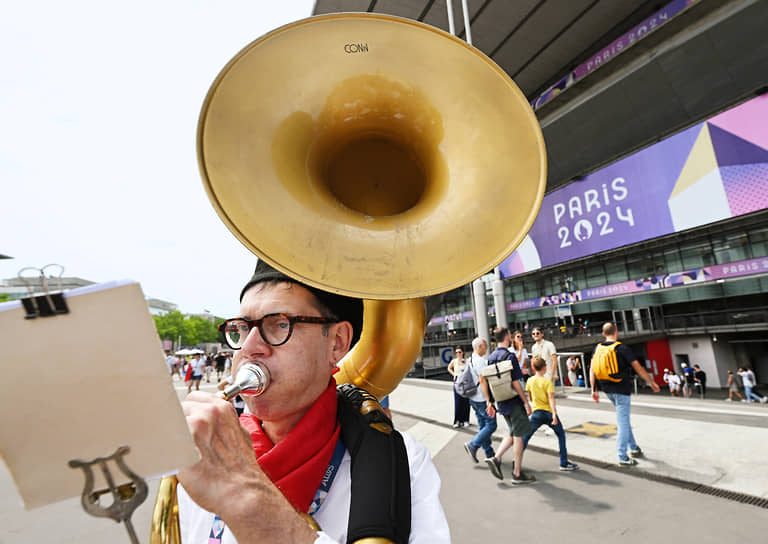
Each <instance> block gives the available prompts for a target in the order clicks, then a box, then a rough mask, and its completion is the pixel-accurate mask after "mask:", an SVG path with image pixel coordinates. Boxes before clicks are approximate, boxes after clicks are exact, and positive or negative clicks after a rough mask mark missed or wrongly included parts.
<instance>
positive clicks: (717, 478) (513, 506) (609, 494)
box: [0, 379, 768, 544]
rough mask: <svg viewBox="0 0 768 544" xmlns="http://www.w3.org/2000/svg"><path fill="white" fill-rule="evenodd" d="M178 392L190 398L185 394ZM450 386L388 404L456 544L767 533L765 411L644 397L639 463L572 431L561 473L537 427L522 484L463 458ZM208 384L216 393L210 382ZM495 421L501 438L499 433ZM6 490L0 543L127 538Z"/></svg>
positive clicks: (74, 511)
mask: <svg viewBox="0 0 768 544" xmlns="http://www.w3.org/2000/svg"><path fill="white" fill-rule="evenodd" d="M174 386H175V387H176V390H177V392H178V394H179V398H183V397H184V396H185V395H186V387H184V386H183V385H182V384H181V383H180V382H174ZM450 387H451V384H450V383H448V382H439V381H427V380H419V379H406V380H404V381H403V383H402V384H401V385H400V386H399V387H398V389H397V390H396V391H395V392H394V393H393V394H392V396H391V400H392V410H393V413H394V419H395V423H396V425H397V426H398V427H399V428H400V429H403V430H407V431H408V432H410V433H411V434H412V435H414V436H415V437H416V438H418V439H419V440H421V441H422V442H424V443H425V444H426V445H427V447H428V448H429V449H430V451H431V453H432V457H433V460H434V462H435V464H436V466H437V469H438V471H439V472H440V475H441V478H442V482H443V486H442V492H441V499H442V503H443V507H444V508H445V511H446V514H447V517H448V521H449V524H450V527H451V534H452V538H453V542H456V543H474V542H478V543H482V542H504V541H514V540H517V539H523V540H527V541H533V542H540V541H548V540H554V541H558V540H564V541H565V540H567V542H569V544H571V543H581V542H583V543H590V544H592V543H594V542H597V541H600V540H601V539H605V541H620V542H626V543H635V542H636V543H643V544H645V543H647V542H649V541H651V540H654V539H655V540H658V541H660V542H675V543H685V542H697V543H701V542H725V541H735V540H744V541H747V540H748V541H750V542H756V541H759V534H760V530H762V529H760V528H765V527H768V508H766V506H767V505H768V471H766V470H765V466H766V464H765V457H764V455H765V444H768V405H746V404H740V403H734V404H731V403H726V402H723V401H722V400H694V399H682V398H670V397H668V396H666V397H665V396H664V394H663V393H661V394H658V395H649V394H641V395H639V396H636V397H634V398H633V406H632V408H633V415H632V420H633V427H634V431H635V436H636V437H637V440H638V443H639V444H640V445H641V446H642V448H643V450H644V452H645V457H644V458H643V459H640V461H639V465H638V466H637V467H633V468H629V469H619V468H617V467H616V466H615V455H616V453H615V437H614V436H612V435H608V436H605V437H597V436H591V435H589V434H584V433H576V432H568V433H567V439H568V451H569V455H570V456H571V457H572V460H575V461H576V462H577V463H579V464H580V466H581V469H580V470H578V471H575V472H570V473H569V472H560V471H559V470H558V460H557V456H556V450H557V441H556V438H555V437H554V436H548V435H546V434H545V433H544V432H542V431H539V432H538V433H537V434H536V436H534V437H533V438H532V439H531V444H530V448H529V450H528V451H526V453H525V457H524V461H523V464H524V467H525V468H526V469H527V470H530V471H531V472H532V473H533V474H535V476H536V478H537V481H536V483H534V484H533V485H530V486H525V487H514V486H512V485H511V484H509V483H508V482H506V481H500V480H497V479H495V478H493V477H492V476H491V475H490V474H489V472H488V470H487V469H486V467H485V465H484V464H483V463H480V464H477V465H475V464H474V463H472V462H471V461H470V459H469V457H468V456H467V454H466V453H465V452H464V449H463V446H462V445H463V443H464V442H466V441H467V440H469V439H470V438H471V436H472V434H473V433H474V432H475V431H476V426H474V425H473V426H471V427H469V428H465V429H453V428H452V427H451V425H450V423H451V422H452V418H453V405H452V403H453V399H452V394H451V390H450ZM201 389H203V390H208V391H213V390H214V389H215V387H214V384H206V383H205V382H203V384H202V387H201ZM558 396H559V398H558V406H559V412H560V416H561V418H562V421H563V424H564V426H565V428H566V429H572V428H575V427H576V428H578V427H582V428H583V427H584V424H585V423H589V424H591V425H594V427H589V425H588V426H587V427H588V429H590V430H592V429H598V430H599V429H607V430H608V431H610V425H612V424H615V414H614V412H613V409H612V407H611V406H610V404H609V403H608V401H607V400H605V399H601V402H600V403H599V404H595V403H594V402H592V401H591V399H590V398H589V395H587V394H585V393H584V391H582V390H567V391H566V392H565V394H564V395H563V394H561V393H559V395H558ZM472 417H473V418H474V416H472ZM472 421H473V423H474V419H473V420H472ZM499 423H500V425H499V431H497V435H496V436H495V439H497V440H498V439H499V438H500V436H501V434H500V430H501V429H502V428H503V423H502V422H501V419H499ZM593 434H596V433H593ZM510 460H511V452H509V453H508V454H507V456H506V457H505V459H504V463H503V467H502V468H503V470H504V473H505V475H507V474H509V473H510V472H511V464H510ZM0 488H1V489H2V492H1V493H0V544H11V543H17V542H19V543H25V544H28V543H51V544H63V543H81V544H101V543H106V542H109V543H112V542H118V543H119V542H128V537H127V534H126V532H125V529H124V528H123V527H122V526H120V525H118V524H116V523H114V522H112V521H110V520H106V519H97V518H91V517H90V516H88V515H87V514H85V512H84V511H83V510H82V508H81V506H80V501H79V499H70V500H67V501H63V502H60V503H57V504H53V505H50V506H47V507H44V508H40V509H37V510H33V511H31V512H25V511H24V510H23V509H22V507H21V501H20V499H19V497H18V494H17V493H16V491H15V489H14V488H13V484H12V481H11V479H10V476H9V475H8V473H7V472H6V471H5V470H2V471H0ZM156 488H157V482H152V483H151V485H150V499H148V500H147V501H146V502H145V503H144V504H143V505H142V506H141V507H140V508H139V509H138V510H137V512H136V513H135V514H134V518H133V519H134V525H135V527H136V530H137V533H138V534H139V537H140V539H141V541H142V542H148V540H149V539H148V536H147V535H148V527H149V518H150V510H151V506H152V503H153V501H154V494H155V492H156ZM711 493H714V494H711ZM729 497H730V498H729ZM740 501H752V503H753V504H750V503H749V502H740ZM756 531H757V532H756ZM608 539H610V540H608ZM756 539H757V540H756Z"/></svg>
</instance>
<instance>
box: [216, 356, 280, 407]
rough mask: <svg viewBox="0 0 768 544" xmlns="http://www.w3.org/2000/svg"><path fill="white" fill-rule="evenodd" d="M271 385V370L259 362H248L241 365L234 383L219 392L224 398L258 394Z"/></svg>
mask: <svg viewBox="0 0 768 544" xmlns="http://www.w3.org/2000/svg"><path fill="white" fill-rule="evenodd" d="M267 387H269V370H267V368H266V367H264V366H262V365H260V364H258V363H248V364H245V365H243V366H241V367H240V370H238V371H237V374H236V375H235V381H234V383H233V384H232V385H230V386H229V387H227V388H226V389H224V390H223V391H221V392H220V393H219V396H220V397H221V398H223V399H224V400H230V399H232V398H233V397H235V396H237V395H242V396H254V397H255V396H258V395H261V394H262V393H263V392H264V391H266V389H267Z"/></svg>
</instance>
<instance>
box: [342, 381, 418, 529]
mask: <svg viewBox="0 0 768 544" xmlns="http://www.w3.org/2000/svg"><path fill="white" fill-rule="evenodd" d="M336 391H337V394H338V400H339V411H338V417H339V423H340V424H341V437H342V440H344V445H345V446H346V447H347V450H349V454H350V456H351V458H352V467H351V478H352V498H351V500H350V507H349V524H348V527H347V542H348V543H353V542H356V541H357V540H360V539H362V538H386V539H389V540H391V541H392V542H395V543H396V544H407V542H408V537H409V536H410V534H411V476H410V471H409V468H408V453H407V451H406V449H405V443H404V442H403V437H402V435H401V434H400V433H398V432H397V431H396V430H394V428H393V426H392V422H391V421H390V420H389V418H387V416H386V414H384V410H383V409H382V408H381V405H380V404H379V402H378V400H376V397H374V396H373V395H371V394H370V393H368V392H367V391H365V390H363V389H360V388H359V387H355V386H354V385H352V384H343V385H340V386H338V387H337V388H336Z"/></svg>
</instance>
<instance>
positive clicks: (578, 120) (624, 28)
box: [313, 0, 768, 192]
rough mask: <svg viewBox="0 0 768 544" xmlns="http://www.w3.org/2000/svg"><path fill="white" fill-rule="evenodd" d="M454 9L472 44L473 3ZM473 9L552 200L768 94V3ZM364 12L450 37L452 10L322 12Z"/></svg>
mask: <svg viewBox="0 0 768 544" xmlns="http://www.w3.org/2000/svg"><path fill="white" fill-rule="evenodd" d="M449 2H450V3H451V4H452V6H453V13H454V17H453V20H454V26H455V33H456V35H457V36H460V37H462V38H466V33H465V31H464V23H463V17H462V0H452V1H451V0H449ZM466 3H467V8H468V13H469V20H470V25H469V30H470V34H471V37H472V43H473V45H474V46H475V47H477V48H479V49H480V50H481V51H483V52H484V53H485V54H486V55H488V56H489V57H490V58H492V59H493V60H494V61H495V62H496V63H497V64H498V65H499V66H501V67H502V68H503V69H504V70H505V71H506V72H507V73H508V74H509V75H510V76H511V77H512V79H514V80H515V82H516V83H517V84H518V86H519V87H520V88H521V89H522V91H523V92H524V93H525V95H526V96H527V97H528V99H529V100H530V101H531V103H532V104H534V106H535V109H536V114H537V116H538V118H539V122H540V123H541V126H542V130H543V132H544V138H545V141H546V145H547V153H548V160H549V177H548V182H547V192H549V191H552V190H553V189H555V188H557V187H559V186H561V185H564V184H566V183H569V182H570V181H572V180H574V179H576V180H578V179H580V178H581V177H583V176H585V175H587V174H589V173H591V172H593V171H595V170H597V169H599V168H601V167H603V166H605V165H607V164H610V163H612V162H615V161H616V160H618V159H619V158H622V157H624V156H626V155H629V154H631V153H633V152H635V151H638V150H639V149H642V148H644V147H646V146H648V145H651V144H653V143H655V142H657V141H659V140H661V139H663V138H665V137H667V136H669V135H671V134H674V133H676V132H679V131H680V130H682V129H684V128H686V127H689V126H691V125H693V124H695V123H697V122H700V121H702V120H703V119H705V118H707V117H709V116H711V115H713V114H715V113H718V112H720V111H722V110H724V109H726V108H728V107H731V106H733V105H735V104H738V103H740V102H743V101H745V100H747V99H749V98H752V97H753V96H755V95H758V94H763V93H764V92H766V90H768V71H767V70H765V66H768V40H765V39H764V37H763V36H764V29H765V28H768V2H764V1H761V0H666V1H664V0H662V1H645V0H467V2H466ZM361 11H362V12H366V11H367V12H373V13H383V14H390V15H397V16H400V17H406V18H410V19H414V20H419V21H422V22H425V23H427V24H430V25H433V26H436V27H439V28H442V29H443V30H446V31H448V30H449V19H448V10H447V7H446V0H316V2H315V8H314V12H313V13H314V14H316V15H318V14H325V13H336V12H361ZM435 62H439V60H438V59H436V60H435Z"/></svg>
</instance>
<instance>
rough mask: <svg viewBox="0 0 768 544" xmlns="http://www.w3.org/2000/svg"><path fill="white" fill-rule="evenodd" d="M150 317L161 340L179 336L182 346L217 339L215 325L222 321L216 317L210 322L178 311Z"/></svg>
mask: <svg viewBox="0 0 768 544" xmlns="http://www.w3.org/2000/svg"><path fill="white" fill-rule="evenodd" d="M152 317H153V318H154V320H155V328H156V329H157V334H158V336H159V337H160V339H161V340H172V341H174V342H175V341H177V340H178V339H179V336H181V344H182V345H183V346H194V345H196V344H200V343H202V342H218V341H219V332H218V330H217V329H216V326H217V325H218V324H219V323H221V322H222V321H223V320H222V319H218V318H217V319H216V320H215V321H213V322H211V321H210V320H209V319H206V318H203V317H200V316H185V315H184V314H182V313H181V312H178V311H176V312H168V313H167V314H165V315H155V316H152Z"/></svg>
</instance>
